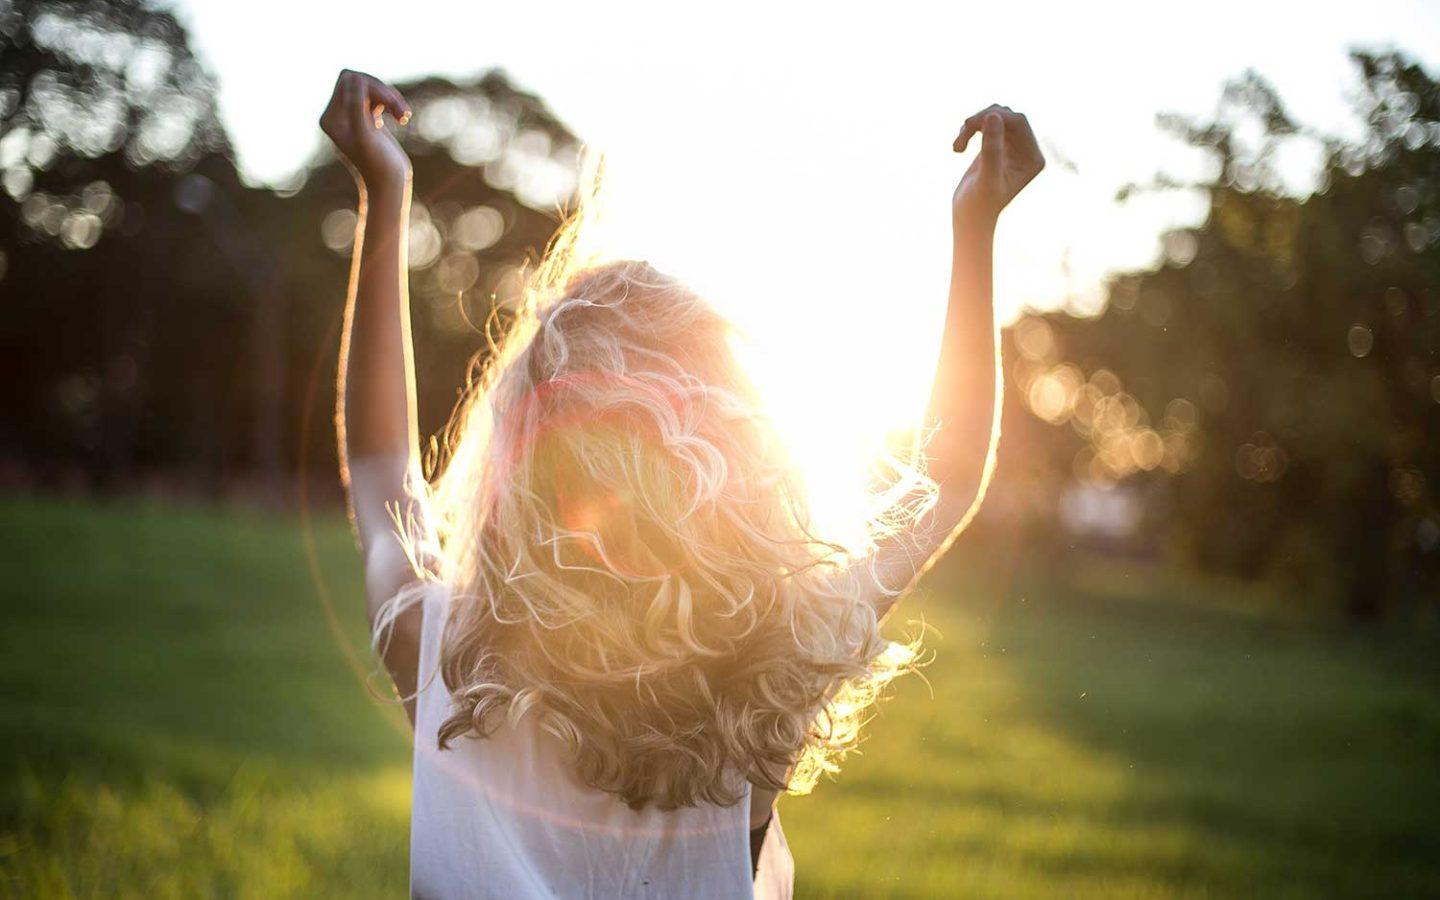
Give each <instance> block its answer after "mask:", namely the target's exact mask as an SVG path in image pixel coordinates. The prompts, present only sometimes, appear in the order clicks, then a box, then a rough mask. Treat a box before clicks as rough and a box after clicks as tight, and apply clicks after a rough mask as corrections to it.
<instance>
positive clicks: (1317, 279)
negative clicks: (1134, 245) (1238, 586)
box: [1011, 53, 1440, 616]
mask: <svg viewBox="0 0 1440 900" xmlns="http://www.w3.org/2000/svg"><path fill="white" fill-rule="evenodd" d="M1354 59H1355V62H1356V64H1357V67H1358V69H1359V71H1360V75H1361V84H1362V92H1361V95H1360V99H1359V106H1358V112H1359V114H1360V116H1361V118H1362V119H1363V121H1364V122H1365V123H1366V126H1367V133H1366V134H1365V136H1364V137H1363V139H1361V140H1360V141H1358V142H1348V141H1343V140H1339V139H1335V138H1328V137H1324V136H1319V135H1315V134H1313V133H1312V132H1308V131H1307V130H1305V129H1303V128H1302V127H1301V126H1299V125H1298V124H1296V123H1295V122H1293V121H1292V120H1291V118H1290V116H1289V115H1288V113H1287V112H1286V110H1285V109H1284V106H1283V105H1282V103H1281V101H1280V99H1279V97H1278V96H1277V95H1276V94H1275V92H1274V91H1273V90H1272V89H1271V88H1270V87H1269V86H1268V85H1267V84H1266V83H1265V82H1264V81H1263V80H1261V79H1260V78H1258V77H1257V76H1254V75H1249V76H1247V77H1245V78H1244V79H1242V80H1240V81H1237V82H1235V83H1234V84H1232V85H1231V86H1230V87H1229V88H1228V89H1227V91H1226V93H1225V96H1224V100H1223V102H1222V106H1221V111H1220V114H1219V115H1218V116H1217V117H1216V118H1215V120H1214V121H1210V122H1204V123H1196V122H1190V121H1186V120H1181V119H1178V118H1174V117H1167V118H1164V119H1162V124H1163V125H1164V126H1165V127H1167V128H1168V129H1169V130H1171V131H1172V132H1174V133H1176V134H1177V135H1178V136H1180V137H1181V138H1182V139H1184V140H1186V141H1187V142H1189V143H1190V144H1192V145H1194V146H1197V147H1200V148H1203V149H1205V150H1206V151H1207V152H1209V153H1210V154H1211V155H1212V156H1213V158H1214V159H1215V161H1216V163H1217V165H1216V166H1215V171H1216V172H1217V173H1218V174H1217V175H1216V177H1215V178H1213V179H1210V180H1207V181H1204V182H1200V183H1196V184H1179V183H1176V182H1174V181H1172V180H1166V179H1161V180H1159V181H1158V182H1157V185H1158V186H1159V187H1160V188H1161V189H1184V190H1200V191H1203V192H1204V193H1205V195H1206V196H1207V197H1208V200H1209V213H1208V216H1207V217H1206V219H1205V221H1204V222H1203V223H1202V224H1201V225H1200V226H1199V227H1197V228H1195V229H1193V230H1184V231H1178V232H1174V233H1171V234H1168V235H1166V236H1165V239H1164V247H1165V250H1166V258H1165V261H1164V262H1163V263H1162V264H1161V265H1159V266H1158V267H1157V268H1156V269H1154V270H1152V271H1144V272H1134V273H1128V274H1125V275H1121V276H1119V277H1117V278H1115V279H1114V280H1113V281H1112V283H1111V285H1110V290H1109V302H1108V305H1107V307H1106V309H1105V310H1104V311H1103V313H1102V314H1101V315H1099V316H1098V317H1096V318H1093V319H1088V320H1086V319H1073V318H1070V317H1067V316H1063V315H1048V316H1043V317H1036V318H1034V319H1029V320H1026V321H1024V322H1021V323H1020V324H1019V326H1017V329H1016V330H1015V332H1014V333H1013V335H1012V336H1011V340H1012V344H1013V345H1014V346H1015V349H1016V350H1017V351H1018V352H1017V353H1016V354H1015V356H1016V357H1017V358H1018V360H1019V361H1018V362H1017V363H1016V370H1015V379H1016V381H1017V382H1018V384H1019V385H1020V387H1021V389H1022V390H1021V396H1022V398H1023V402H1024V405H1025V406H1026V407H1027V408H1028V409H1029V410H1030V412H1031V413H1032V414H1033V415H1034V416H1035V417H1038V418H1040V419H1043V420H1045V421H1047V422H1050V423H1053V424H1055V425H1068V426H1069V427H1068V428H1067V429H1066V430H1067V431H1069V432H1070V434H1071V437H1070V438H1067V439H1064V440H1062V441H1061V442H1060V443H1061V445H1062V446H1064V447H1068V449H1062V450H1059V451H1058V452H1054V451H1052V453H1053V457H1052V462H1051V464H1050V465H1049V466H1048V472H1049V473H1050V477H1051V478H1052V479H1054V481H1055V482H1056V483H1058V482H1060V481H1062V480H1064V479H1065V478H1068V477H1071V475H1070V472H1065V473H1064V474H1063V475H1062V474H1060V472H1061V466H1063V467H1064V468H1065V469H1070V470H1072V471H1073V472H1075V473H1078V474H1077V475H1076V476H1074V477H1078V478H1079V479H1080V480H1084V481H1090V482H1093V483H1103V484H1110V483H1115V482H1120V481H1125V482H1135V483H1137V484H1141V485H1146V486H1147V491H1148V493H1147V496H1148V498H1149V504H1148V506H1149V512H1150V515H1151V520H1152V523H1154V524H1155V525H1156V526H1158V527H1163V528H1165V530H1166V531H1167V533H1168V534H1169V535H1170V536H1171V538H1172V539H1173V542H1174V545H1175V546H1176V547H1177V549H1178V551H1179V552H1181V553H1182V554H1184V555H1186V556H1188V557H1189V558H1191V559H1194V560H1196V561H1198V562H1199V563H1201V564H1203V565H1206V566H1208V567H1210V568H1214V569H1218V570H1222V571H1228V572H1234V573H1239V574H1243V575H1249V576H1259V575H1267V574H1269V575H1280V576H1283V577H1284V578H1286V579H1287V580H1289V581H1290V582H1291V583H1293V584H1296V585H1298V586H1300V587H1301V588H1302V589H1303V590H1305V591H1307V592H1310V593H1312V594H1316V595H1322V596H1323V595H1332V596H1336V597H1338V598H1339V599H1341V600H1342V602H1343V604H1344V606H1345V608H1347V609H1348V610H1349V611H1350V612H1352V613H1353V614H1355V615H1357V616H1373V615H1376V614H1379V613H1381V612H1382V611H1385V610H1386V609H1389V608H1392V607H1394V606H1396V605H1398V604H1400V603H1403V602H1405V601H1407V600H1414V599H1415V598H1418V597H1425V596H1431V597H1433V596H1434V592H1435V589H1436V587H1437V581H1440V552H1437V551H1440V510H1437V505H1436V498H1435V493H1434V486H1435V485H1436V484H1437V481H1440V447H1437V445H1436V442H1435V441H1433V440H1429V439H1428V438H1429V437H1430V436H1431V435H1434V434H1436V433H1440V356H1437V354H1440V293H1437V290H1436V286H1437V285H1440V85H1437V83H1436V81H1435V80H1434V79H1433V78H1431V77H1430V76H1429V75H1428V74H1427V73H1425V72H1424V71H1423V70H1422V69H1421V68H1420V67H1418V66H1416V65H1414V64H1413V63H1410V62H1408V61H1407V60H1405V59H1404V58H1403V57H1401V56H1399V55H1398V54H1384V55H1372V54H1366V53H1357V54H1355V55H1354ZM1249 135H1258V137H1247V136H1249ZM1307 140H1308V141H1318V142H1319V146H1320V147H1321V148H1322V149H1323V155H1324V165H1323V172H1322V175H1321V181H1320V187H1319V189H1318V190H1317V191H1316V192H1315V193H1314V194H1312V195H1310V196H1307V197H1295V196H1293V195H1292V194H1291V193H1289V192H1287V191H1286V190H1285V188H1284V187H1283V184H1282V181H1281V178H1280V174H1281V173H1280V172H1279V171H1278V168H1277V164H1276V158H1277V154H1278V153H1279V152H1280V150H1281V148H1282V147H1283V146H1284V145H1286V144H1287V142H1292V141H1307ZM1040 330H1043V331H1044V332H1045V335H1044V337H1043V339H1041V338H1037V337H1035V335H1036V334H1037V333H1038V332H1039V331H1040ZM1027 339H1028V340H1029V341H1030V343H1031V344H1045V343H1047V342H1048V344H1049V349H1047V351H1046V353H1044V354H1039V355H1037V354H1035V353H1029V354H1027V353H1026V352H1024V345H1025V342H1026V340H1027ZM1062 355H1063V357H1065V358H1068V359H1069V360H1070V362H1068V363H1062V362H1060V361H1059V359H1060V358H1061V356H1062ZM1050 435H1051V436H1050V438H1049V443H1050V444H1051V445H1052V446H1054V445H1055V443H1056V437H1057V436H1058V435H1057V433H1056V432H1054V431H1051V432H1050ZM1055 457H1058V458H1059V459H1060V460H1063V462H1061V463H1060V464H1059V465H1057V464H1056V460H1055V459H1054V458H1055ZM1067 457H1068V458H1067ZM1042 468H1045V467H1042ZM1337 588H1338V590H1337Z"/></svg>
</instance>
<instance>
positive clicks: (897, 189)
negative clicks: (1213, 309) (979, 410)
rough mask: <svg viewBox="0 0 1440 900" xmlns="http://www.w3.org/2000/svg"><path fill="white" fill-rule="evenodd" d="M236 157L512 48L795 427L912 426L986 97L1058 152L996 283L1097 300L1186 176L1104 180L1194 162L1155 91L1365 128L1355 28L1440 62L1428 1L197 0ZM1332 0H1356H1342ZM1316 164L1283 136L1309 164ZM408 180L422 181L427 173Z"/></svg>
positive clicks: (1298, 170)
mask: <svg viewBox="0 0 1440 900" xmlns="http://www.w3.org/2000/svg"><path fill="white" fill-rule="evenodd" d="M176 9H177V12H178V13H179V14H180V16H181V18H182V20H184V21H185V22H186V23H187V24H188V25H189V27H190V29H191V33H192V39H193V41H194V43H195V46H196V49H197V50H198V52H199V53H200V55H201V57H202V59H203V60H204V61H205V63H206V64H207V65H208V66H209V67H210V68H211V70H212V71H213V72H214V73H215V74H216V75H217V76H218V78H219V82H220V103H221V114H222V116H223V118H224V121H225V124H226V126H227V127H228V128H229V130H230V134H231V136H232V138H233V140H234V142H235V145H236V148H237V152H238V154H239V160H240V163H241V166H242V169H243V171H244V172H245V174H246V176H247V178H249V179H251V180H253V181H256V182H269V183H275V182H280V181H283V180H285V178H286V176H287V175H289V174H290V173H292V172H293V171H295V170H296V168H297V167H298V166H299V165H300V164H301V163H302V162H303V161H304V160H305V159H306V158H307V157H308V156H309V154H310V153H311V152H312V151H313V150H314V148H315V147H316V145H317V143H318V141H319V140H320V135H319V132H318V129H317V128H316V125H315V121H316V119H317V117H318V115H319V113H320V111H321V109H322V108H323V106H324V104H325V101H326V99H327V98H328V96H329V93H330V89H331V87H332V85H333V82H334V79H335V75H336V73H337V72H338V70H339V69H341V68H342V67H348V68H352V69H360V70H363V71H368V72H370V73H372V74H374V75H376V76H379V77H381V78H385V79H389V80H403V79H406V78H411V77H415V76H420V75H425V74H430V73H439V74H444V75H452V76H466V75H470V74H473V73H475V72H477V71H481V70H484V69H486V68H489V67H500V68H503V69H505V70H506V71H507V72H508V73H509V74H510V75H511V77H512V78H513V79H514V80H515V81H516V82H518V83H519V84H520V85H521V86H523V87H525V88H527V89H529V90H532V91H535V92H537V93H538V94H540V95H541V96H542V97H543V98H545V100H546V101H547V102H548V103H549V104H550V106H551V108H552V109H553V110H554V111H555V113H556V114H557V115H558V116H559V117H560V118H561V120H562V121H564V122H566V123H567V124H568V125H569V126H570V127H571V129H572V130H573V131H574V132H575V133H577V134H578V135H579V136H580V137H581V138H582V139H583V140H585V141H586V142H587V144H589V145H590V146H592V147H595V148H597V149H600V150H602V151H604V153H605V154H606V157H607V165H608V169H609V172H610V175H611V178H610V182H609V190H608V200H607V208H608V210H609V212H608V215H609V218H610V223H609V228H608V231H607V234H608V236H609V237H610V239H611V243H612V244H613V246H612V247H611V248H610V249H611V251H612V252H614V253H616V254H625V255H631V256H643V257H646V258H649V259H651V260H653V261H655V262H656V263H657V264H659V265H661V266H662V267H664V268H667V269H669V270H671V271H673V272H675V273H676V274H677V275H679V276H681V277H682V278H685V279H687V280H688V281H690V282H691V283H693V284H694V285H695V286H697V287H698V288H700V289H701V290H702V291H703V292H705V293H706V294H707V296H710V298H711V299H712V300H713V301H714V302H715V303H716V304H717V305H718V306H720V307H722V308H723V309H724V310H725V311H726V312H727V313H729V314H730V315H731V316H732V317H733V318H734V319H735V320H736V321H737V322H738V323H740V324H741V325H742V327H745V328H746V329H748V331H749V333H750V334H751V336H752V339H753V341H752V345H751V347H752V349H751V351H750V353H751V354H752V366H753V368H755V369H756V371H757V373H758V374H757V378H759V379H760V380H761V381H762V387H763V386H765V385H764V384H763V383H764V382H769V383H770V385H771V386H772V388H773V389H772V390H771V394H772V395H773V396H774V397H775V398H776V399H775V401H774V402H775V403H776V404H777V406H778V407H784V408H787V409H789V410H790V413H791V416H790V418H791V419H792V420H793V421H796V422H801V423H804V425H803V427H801V428H800V433H801V434H803V435H805V436H807V437H806V438H805V439H808V440H811V441H818V442H820V446H817V447H813V448H812V451H813V452H824V451H825V449H826V448H827V447H833V446H834V443H835V437H836V435H837V434H839V433H841V432H844V431H846V430H847V429H848V430H849V432H850V434H849V437H848V438H846V442H847V446H849V445H850V444H854V443H857V442H858V443H863V442H864V440H867V439H870V440H873V439H877V438H876V436H877V435H879V434H880V433H881V432H882V431H883V430H885V429H887V428H891V427H899V426H903V425H905V424H910V423H913V421H914V420H915V419H916V418H917V417H918V415H919V413H920V412H921V411H922V409H923V406H924V401H925V398H926V396H927V394H928V380H929V377H930V373H931V371H932V370H933V365H934V360H935V356H936V354H937V352H938V346H939V332H940V327H941V324H942V320H943V315H944V306H945V290H946V284H947V280H948V267H949V244H948V239H949V198H950V193H951V191H952V189H953V187H954V184H955V182H956V180H957V179H958V178H959V176H960V175H961V174H962V172H963V171H964V167H965V166H966V165H967V164H968V163H969V160H970V156H972V155H973V153H974V150H973V149H972V150H971V152H970V154H967V155H965V156H963V157H957V156H956V155H955V154H953V153H952V152H951V150H950V144H951V141H952V139H953V137H954V136H955V133H956V132H957V131H958V129H959V126H960V123H961V122H962V121H963V119H964V118H965V117H966V116H968V115H970V114H971V113H973V112H975V111H977V110H978V109H980V108H982V107H984V106H986V105H988V104H989V103H992V102H999V103H1003V104H1006V105H1009V106H1011V107H1012V108H1014V109H1016V110H1019V111H1022V112H1025V113H1026V114H1027V115H1028V117H1029V119H1030V122H1031V123H1032V124H1033V126H1034V127H1035V130H1036V132H1037V134H1038V136H1039V138H1040V141H1041V145H1042V148H1043V149H1044V150H1045V151H1046V153H1047V155H1048V157H1049V161H1050V165H1049V167H1048V168H1047V170H1046V171H1045V172H1044V173H1043V174H1042V175H1041V177H1040V178H1039V179H1037V181H1036V182H1035V183H1034V184H1033V185H1032V186H1031V187H1030V188H1029V189H1028V190H1027V191H1026V192H1025V194H1023V195H1022V196H1021V197H1020V198H1019V199H1018V200H1017V201H1016V202H1015V204H1014V205H1013V206H1012V207H1011V209H1009V210H1007V211H1006V213H1005V214H1004V216H1003V218H1002V221H1001V225H1000V230H999V233H998V236H997V248H996V300H995V302H996V310H997V315H998V317H999V318H1000V320H1001V321H1008V320H1011V319H1013V318H1014V317H1016V316H1017V315H1018V314H1019V313H1020V312H1021V310H1022V309H1023V308H1025V307H1026V306H1031V307H1035V308H1053V307H1056V306H1060V305H1067V304H1068V305H1069V306H1070V307H1071V308H1081V309H1083V308H1087V307H1088V308H1091V309H1093V308H1094V307H1095V304H1096V302H1097V301H1098V300H1099V298H1100V297H1101V296H1102V295H1103V294H1102V291H1101V289H1100V286H1101V284H1102V280H1103V278H1104V276H1105V274H1106V273H1108V272H1112V271H1116V270H1123V269H1127V268H1134V267H1138V266H1144V265H1147V264H1150V263H1152V262H1153V261H1154V260H1155V259H1156V258H1157V252H1158V238H1159V235H1160V234H1161V233H1162V231H1163V230H1164V229H1165V228H1167V227H1174V226H1177V225H1184V224H1191V223H1194V222H1196V221H1198V219H1199V217H1201V216H1203V214H1204V211H1205V210H1204V207H1203V205H1200V204H1198V203H1197V202H1196V200H1195V198H1193V197H1186V196H1183V195H1174V196H1155V195H1147V196H1145V197H1143V198H1142V199H1140V200H1132V201H1131V202H1129V203H1127V204H1123V205H1122V204H1119V203H1117V202H1116V200H1115V193H1116V191H1117V189H1118V188H1119V187H1121V186H1122V185H1124V184H1127V183H1130V182H1144V181H1147V180H1148V179H1150V178H1151V177H1152V176H1154V175H1155V174H1157V173H1159V172H1167V173H1171V174H1175V175H1180V176H1187V175H1194V174H1197V173H1198V172H1199V171H1200V159H1199V158H1198V157H1197V155H1196V153H1195V151H1193V150H1190V149H1188V148H1185V147H1183V146H1181V145H1180V144H1178V143H1177V142H1176V141H1175V140H1173V139H1172V138H1169V137H1167V136H1165V135H1164V134H1162V133H1161V132H1160V131H1159V130H1158V129H1157V128H1156V124H1155V117H1156V114H1157V113H1160V112H1164V111H1173V112H1180V113H1184V114H1189V115H1200V116H1203V115H1206V114H1208V113H1210V112H1212V111H1213V110H1214V109H1215V106H1216V102H1217V100H1218V98H1219V95H1220V91H1221V89H1222V87H1223V85H1224V83H1225V81H1226V80H1227V79H1230V78H1233V77H1235V76H1238V75H1240V74H1241V73H1242V72H1244V71H1245V70H1246V69H1247V68H1253V69H1255V70H1257V71H1258V72H1260V73H1261V74H1262V75H1264V76H1265V77H1266V78H1268V79H1269V80H1270V81H1271V82H1272V83H1273V84H1274V85H1275V86H1276V87H1277V88H1278V89H1279V91H1280V94H1281V96H1282V97H1283V98H1284V100H1285V101H1286V103H1287V105H1288V106H1289V108H1290V110H1291V112H1292V114H1293V115H1294V116H1295V117H1296V118H1298V119H1299V120H1301V121H1303V122H1305V123H1308V124H1310V125H1313V126H1317V127H1319V128H1321V129H1324V130H1327V131H1330V132H1335V133H1342V134H1343V133H1347V132H1351V131H1353V130H1354V127H1355V126H1354V123H1353V121H1351V119H1350V116H1349V112H1348V110H1349V107H1348V97H1349V95H1350V93H1351V92H1353V90H1354V87H1355V80H1354V73H1353V69H1352V67H1351V66H1350V65H1349V64H1348V62H1347V56H1346V54H1347V50H1348V49H1349V48H1351V47H1354V46H1360V47H1369V48H1387V47H1398V48H1400V49H1403V50H1406V51H1408V52H1410V53H1412V54H1416V55H1418V57H1419V58H1420V59H1421V61H1422V62H1424V63H1426V64H1427V66H1428V67H1430V68H1431V69H1432V70H1433V69H1436V68H1440V3H1426V2H1412V3H1404V2H1390V0H1370V2H1367V3H1365V4H1364V5H1363V6H1358V5H1353V4H1346V5H1336V6H1335V7H1333V8H1332V7H1328V6H1327V8H1325V10H1324V11H1323V12H1322V11H1321V6H1320V5H1318V4H1295V3H1256V2H1253V0H1250V2H1229V0H1222V2H1211V3H1208V4H1204V5H1189V4H1187V5H1184V6H1179V5H1174V4H1157V3H1154V2H1146V3H1104V2H1094V3H1084V4H1081V3H1063V4H1061V3H1055V4H1045V3H990V4H984V5H983V6H982V5H979V4H974V5H972V4H960V3H938V2H918V3H917V2H911V0H891V2H886V3H864V4H860V3H853V4H852V3H844V2H839V0H832V2H829V3H823V4H821V3H781V2H776V0H772V2H769V3H754V2H749V0H734V2H726V3H714V4H705V5H699V4H688V3H676V2H673V0H671V2H660V3H626V2H614V3H597V2H570V0H554V2H547V3H504V4H495V3H485V2H473V0H472V2H447V0H409V2H406V3H380V2H370V0H353V2H349V3H346V4H344V5H343V8H342V7H341V5H340V4H329V3H327V4H320V3H303V2H295V0H246V2H244V3H238V2H234V0H183V2H180V3H178V5H177V7H176ZM1336 9H1344V10H1345V11H1346V12H1345V13H1343V14H1337V13H1336ZM1310 168H1311V166H1310V165H1308V164H1307V158H1306V155H1305V154H1304V153H1303V152H1302V153H1298V154H1297V155H1296V158H1295V162H1294V164H1293V165H1292V167H1291V169H1290V170H1289V171H1288V173H1287V174H1288V176H1289V177H1290V178H1291V179H1292V180H1293V183H1294V184H1295V186H1296V189H1297V190H1303V189H1304V187H1305V185H1306V184H1307V182H1308V177H1309V175H1310V174H1311V173H1310V171H1309V170H1310ZM417 188H418V189H420V190H422V191H423V188H424V186H423V185H419V186H417Z"/></svg>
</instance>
